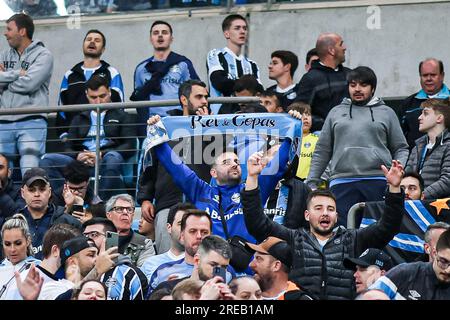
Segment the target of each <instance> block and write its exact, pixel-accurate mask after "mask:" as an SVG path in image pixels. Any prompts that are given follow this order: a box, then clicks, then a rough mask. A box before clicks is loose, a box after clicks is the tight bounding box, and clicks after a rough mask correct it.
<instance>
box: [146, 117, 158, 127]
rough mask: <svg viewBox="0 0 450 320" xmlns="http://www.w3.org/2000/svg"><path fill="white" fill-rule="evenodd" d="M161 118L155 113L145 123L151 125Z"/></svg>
mask: <svg viewBox="0 0 450 320" xmlns="http://www.w3.org/2000/svg"><path fill="white" fill-rule="evenodd" d="M160 120H161V117H160V116H159V115H155V116H151V117H150V118H149V119H148V120H147V124H148V125H149V126H152V125H154V124H156V123H157V122H158V121H160Z"/></svg>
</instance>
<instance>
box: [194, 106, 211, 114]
mask: <svg viewBox="0 0 450 320" xmlns="http://www.w3.org/2000/svg"><path fill="white" fill-rule="evenodd" d="M195 113H196V114H197V115H199V116H207V115H212V112H211V113H209V111H208V107H207V106H204V107H200V108H198V109H197V110H196V111H195Z"/></svg>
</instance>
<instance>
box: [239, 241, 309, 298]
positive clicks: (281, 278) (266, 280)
mask: <svg viewBox="0 0 450 320" xmlns="http://www.w3.org/2000/svg"><path fill="white" fill-rule="evenodd" d="M247 245H248V246H249V247H250V248H252V249H253V250H255V258H254V259H253V261H252V262H251V263H250V268H251V269H252V270H253V271H254V272H255V275H254V276H253V277H254V278H255V280H256V281H257V282H258V284H259V286H260V288H261V291H262V299H263V300H287V299H289V297H290V296H292V297H293V295H294V294H295V300H312V298H311V297H310V296H309V295H307V294H305V293H304V292H301V291H300V289H299V287H298V286H297V285H296V284H295V283H294V282H292V281H289V280H288V278H289V271H290V270H291V265H292V251H291V247H290V246H289V244H288V243H287V242H286V241H284V240H281V239H278V238H276V237H268V238H267V239H266V240H264V241H263V242H261V243H260V244H259V245H255V244H252V243H247Z"/></svg>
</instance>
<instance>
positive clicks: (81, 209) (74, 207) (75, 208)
mask: <svg viewBox="0 0 450 320" xmlns="http://www.w3.org/2000/svg"><path fill="white" fill-rule="evenodd" d="M72 211H78V212H84V207H83V206H82V205H81V204H74V205H72Z"/></svg>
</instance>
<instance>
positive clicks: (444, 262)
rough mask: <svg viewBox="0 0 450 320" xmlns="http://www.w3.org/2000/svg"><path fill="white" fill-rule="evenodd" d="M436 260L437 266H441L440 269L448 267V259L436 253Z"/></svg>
mask: <svg viewBox="0 0 450 320" xmlns="http://www.w3.org/2000/svg"><path fill="white" fill-rule="evenodd" d="M436 262H437V265H438V267H439V268H441V269H442V270H445V269H447V268H448V267H450V261H448V260H447V259H444V258H442V257H439V256H438V255H437V254H436Z"/></svg>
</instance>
